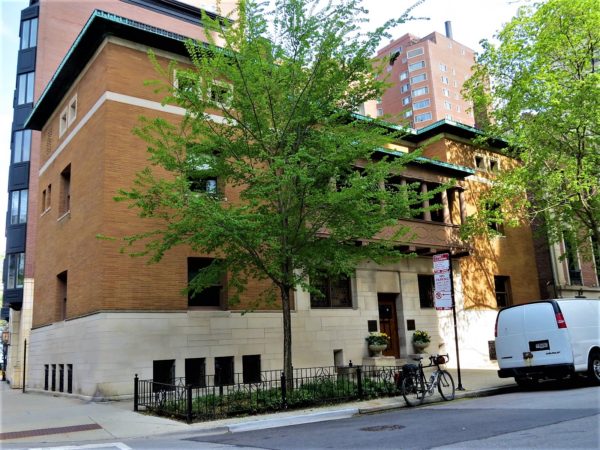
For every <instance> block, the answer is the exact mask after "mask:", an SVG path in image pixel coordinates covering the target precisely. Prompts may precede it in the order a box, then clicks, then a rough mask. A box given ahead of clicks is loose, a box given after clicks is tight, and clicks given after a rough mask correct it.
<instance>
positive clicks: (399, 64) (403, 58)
mask: <svg viewBox="0 0 600 450" xmlns="http://www.w3.org/2000/svg"><path fill="white" fill-rule="evenodd" d="M377 57H378V58H380V59H381V60H383V61H384V63H385V64H386V70H385V72H384V74H385V75H386V76H387V77H388V78H387V80H388V82H390V83H392V86H391V87H390V88H389V89H388V90H387V91H386V92H385V94H383V97H382V98H381V102H379V103H378V104H377V115H379V116H382V115H386V116H389V120H390V121H392V122H397V123H402V124H406V125H408V126H410V127H412V128H415V129H419V128H424V127H427V126H429V125H431V124H433V123H435V122H438V121H440V120H444V119H445V120H449V121H454V122H458V123H462V124H465V125H469V126H474V125H475V119H474V115H473V111H472V110H471V103H470V102H468V101H466V100H465V99H463V97H462V95H461V90H462V87H463V84H464V82H465V80H467V79H468V78H469V77H470V76H471V73H472V72H471V67H472V66H473V64H474V62H475V53H474V51H473V50H471V49H470V48H468V47H467V46H465V45H463V44H460V43H459V42H456V41H455V40H454V39H452V31H451V26H450V23H449V22H446V36H444V35H442V34H440V33H437V32H433V33H431V34H429V35H427V36H425V37H423V38H419V37H417V36H414V35H412V34H405V35H404V36H402V37H400V38H398V39H396V40H394V41H392V42H390V43H389V44H388V45H386V46H385V47H383V48H382V49H380V50H379V51H378V52H377Z"/></svg>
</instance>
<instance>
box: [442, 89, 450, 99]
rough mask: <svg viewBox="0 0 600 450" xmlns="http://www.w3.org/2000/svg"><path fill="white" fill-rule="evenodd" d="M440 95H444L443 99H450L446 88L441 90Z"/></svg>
mask: <svg viewBox="0 0 600 450" xmlns="http://www.w3.org/2000/svg"><path fill="white" fill-rule="evenodd" d="M442 94H444V97H450V91H449V90H448V89H446V88H443V89H442Z"/></svg>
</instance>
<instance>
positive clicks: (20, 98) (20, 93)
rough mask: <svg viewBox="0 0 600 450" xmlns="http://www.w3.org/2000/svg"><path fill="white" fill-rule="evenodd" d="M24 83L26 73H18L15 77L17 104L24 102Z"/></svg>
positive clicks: (25, 81)
mask: <svg viewBox="0 0 600 450" xmlns="http://www.w3.org/2000/svg"><path fill="white" fill-rule="evenodd" d="M26 83H27V74H26V73H23V74H21V75H19V78H18V79H17V105H22V104H23V103H25V91H26V88H27V86H26Z"/></svg>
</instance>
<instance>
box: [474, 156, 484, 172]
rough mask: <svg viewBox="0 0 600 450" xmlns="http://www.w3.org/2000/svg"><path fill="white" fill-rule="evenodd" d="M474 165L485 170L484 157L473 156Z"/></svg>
mask: <svg viewBox="0 0 600 450" xmlns="http://www.w3.org/2000/svg"><path fill="white" fill-rule="evenodd" d="M475 167H477V168H478V169H481V170H485V158H484V157H483V156H475Z"/></svg>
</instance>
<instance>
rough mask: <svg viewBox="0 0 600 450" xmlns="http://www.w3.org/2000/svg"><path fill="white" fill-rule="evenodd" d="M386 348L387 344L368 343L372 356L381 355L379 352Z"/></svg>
mask: <svg viewBox="0 0 600 450" xmlns="http://www.w3.org/2000/svg"><path fill="white" fill-rule="evenodd" d="M386 348H387V344H369V350H371V352H372V353H373V356H374V357H375V358H377V357H378V356H381V352H382V351H384V350H385V349H386Z"/></svg>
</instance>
